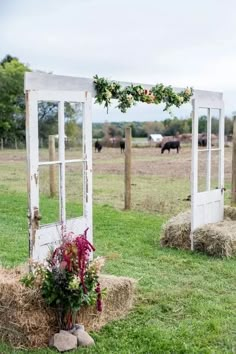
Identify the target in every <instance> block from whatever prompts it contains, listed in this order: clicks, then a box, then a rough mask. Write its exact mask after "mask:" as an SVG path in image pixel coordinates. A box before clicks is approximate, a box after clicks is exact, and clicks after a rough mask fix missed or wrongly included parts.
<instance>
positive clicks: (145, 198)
mask: <svg viewBox="0 0 236 354" xmlns="http://www.w3.org/2000/svg"><path fill="white" fill-rule="evenodd" d="M47 153H48V152H47V151H46V150H45V151H42V155H45V156H46V155H47ZM73 153H74V152H73V151H71V152H68V156H69V155H70V154H71V155H73ZM72 157H73V156H72ZM93 165H94V166H93V169H94V171H93V172H94V191H93V193H94V203H95V207H94V244H95V247H96V249H97V251H96V254H97V255H104V256H106V257H107V262H106V267H105V272H107V273H110V274H114V275H124V276H131V277H134V278H136V279H137V280H138V287H137V296H136V297H137V300H136V305H135V307H134V308H133V310H132V311H131V313H130V314H129V316H128V317H126V318H125V319H123V320H121V321H116V322H113V323H111V324H108V325H107V326H105V327H104V328H103V329H102V330H101V331H100V332H99V333H92V335H93V337H94V338H95V341H96V347H94V348H92V349H86V350H85V349H84V350H83V349H81V350H80V352H81V353H83V352H84V353H117V354H118V353H122V354H123V353H124V354H126V353H127V354H129V353H130V354H131V353H235V351H236V316H235V311H236V310H235V309H236V296H235V293H236V272H235V266H236V260H235V259H231V260H222V259H214V258H209V257H207V256H205V255H201V254H192V253H190V252H184V251H178V250H172V249H162V248H160V246H159V236H160V231H161V227H162V225H163V223H164V222H165V221H166V220H167V218H168V217H169V216H170V215H174V214H176V213H178V212H179V211H181V210H185V209H186V208H188V207H189V206H190V202H189V201H186V200H184V199H186V197H187V196H188V195H189V194H190V170H191V154H190V148H189V147H186V148H182V149H181V151H180V153H179V154H176V152H174V151H171V152H170V154H168V153H167V152H165V154H163V155H161V151H160V149H157V148H134V149H133V164H132V171H133V179H132V208H133V210H132V211H129V212H127V211H126V212H124V211H122V209H123V206H124V173H123V169H124V155H123V154H121V153H120V149H112V148H110V149H109V148H104V149H103V150H102V152H101V153H96V154H95V153H93ZM75 169H76V166H75V167H74V168H71V169H70V170H69V171H68V177H69V179H70V183H68V188H67V194H68V204H67V208H68V211H69V214H71V215H73V214H74V213H76V212H78V210H81V209H80V208H81V206H80V205H79V203H78V201H77V200H76V198H75V188H78V192H79V185H80V180H79V179H78V177H77V176H76V174H75ZM0 171H1V172H0V239H1V243H0V260H1V263H2V264H3V265H4V266H14V265H17V264H20V263H23V262H25V261H26V259H27V252H28V243H27V242H28V240H27V195H26V156H25V151H23V150H22V151H21V150H19V151H17V150H16V151H13V150H11V151H0ZM200 175H202V176H203V175H204V170H202V172H200ZM230 176H231V149H230V148H226V149H225V179H226V188H227V190H226V202H227V201H229V196H230V194H229V191H230V178H231V177H230ZM214 182H215V181H214ZM40 183H41V191H42V198H41V211H42V216H43V221H44V222H45V223H46V222H49V221H51V220H54V219H56V218H57V199H56V198H54V199H52V198H49V197H48V193H49V187H48V179H47V171H45V173H44V179H43V180H41V182H40ZM0 351H1V352H4V353H20V351H19V350H15V351H13V350H11V349H10V348H9V347H7V346H6V345H5V344H1V345H0ZM33 352H35V353H54V351H52V350H50V349H44V350H43V349H42V350H37V351H32V353H33ZM72 353H73V352H72Z"/></svg>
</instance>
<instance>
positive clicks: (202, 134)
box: [198, 108, 208, 150]
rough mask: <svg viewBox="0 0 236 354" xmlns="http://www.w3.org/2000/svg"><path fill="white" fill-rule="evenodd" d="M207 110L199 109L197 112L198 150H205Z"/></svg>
mask: <svg viewBox="0 0 236 354" xmlns="http://www.w3.org/2000/svg"><path fill="white" fill-rule="evenodd" d="M207 115H208V109H207V108H199V111H198V147H199V149H201V150H202V149H206V148H207Z"/></svg>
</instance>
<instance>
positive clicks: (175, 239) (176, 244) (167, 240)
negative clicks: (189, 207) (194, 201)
mask: <svg viewBox="0 0 236 354" xmlns="http://www.w3.org/2000/svg"><path fill="white" fill-rule="evenodd" d="M190 232H191V212H190V211H186V212H183V213H180V214H178V215H177V216H175V217H173V218H171V219H170V220H169V221H168V222H167V223H166V224H165V225H164V227H163V229H162V233H161V239H160V243H161V246H163V247H171V248H179V249H185V250H188V249H190V246H191V242H190Z"/></svg>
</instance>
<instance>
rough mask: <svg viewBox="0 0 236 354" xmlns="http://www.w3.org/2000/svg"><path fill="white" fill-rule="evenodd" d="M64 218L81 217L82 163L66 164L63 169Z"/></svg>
mask: <svg viewBox="0 0 236 354" xmlns="http://www.w3.org/2000/svg"><path fill="white" fill-rule="evenodd" d="M65 170H66V171H65V180H66V217H67V218H68V219H70V218H75V217H79V216H82V215H83V163H81V162H79V163H68V164H66V168H65Z"/></svg>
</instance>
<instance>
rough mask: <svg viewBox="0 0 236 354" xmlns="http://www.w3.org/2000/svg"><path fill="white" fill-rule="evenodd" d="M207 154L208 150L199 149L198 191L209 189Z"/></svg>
mask: <svg viewBox="0 0 236 354" xmlns="http://www.w3.org/2000/svg"><path fill="white" fill-rule="evenodd" d="M207 156H208V152H207V150H205V151H198V192H205V191H206V190H207Z"/></svg>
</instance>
